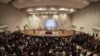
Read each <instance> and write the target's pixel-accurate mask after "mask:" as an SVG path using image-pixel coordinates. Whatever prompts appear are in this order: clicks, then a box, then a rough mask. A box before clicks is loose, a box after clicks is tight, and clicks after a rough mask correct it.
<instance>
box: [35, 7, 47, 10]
mask: <svg viewBox="0 0 100 56" xmlns="http://www.w3.org/2000/svg"><path fill="white" fill-rule="evenodd" d="M36 10H38V11H42V10H47V9H46V8H42V7H39V8H36Z"/></svg>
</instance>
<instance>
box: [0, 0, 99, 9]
mask: <svg viewBox="0 0 100 56" xmlns="http://www.w3.org/2000/svg"><path fill="white" fill-rule="evenodd" d="M91 1H98V0H0V2H2V3H8V4H11V5H12V6H13V7H15V8H18V9H24V8H32V7H67V8H75V9H82V8H84V7H86V6H88V5H89V4H90V3H91Z"/></svg>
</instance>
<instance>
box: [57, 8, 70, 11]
mask: <svg viewBox="0 0 100 56" xmlns="http://www.w3.org/2000/svg"><path fill="white" fill-rule="evenodd" d="M58 10H59V11H69V9H67V8H59V9H58Z"/></svg>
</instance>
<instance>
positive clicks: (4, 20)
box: [0, 3, 27, 31]
mask: <svg viewBox="0 0 100 56" xmlns="http://www.w3.org/2000/svg"><path fill="white" fill-rule="evenodd" d="M0 24H6V25H8V26H9V30H11V31H15V30H17V28H16V26H20V27H21V29H23V26H24V25H25V24H27V15H26V14H25V13H23V12H21V11H20V10H18V9H16V8H13V7H12V6H10V5H8V4H2V3H0Z"/></svg>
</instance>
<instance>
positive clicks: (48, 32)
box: [21, 30, 76, 36]
mask: <svg viewBox="0 0 100 56" xmlns="http://www.w3.org/2000/svg"><path fill="white" fill-rule="evenodd" d="M21 32H22V33H24V34H27V35H34V36H72V35H74V34H76V32H75V31H74V30H70V31H65V30H22V31H21Z"/></svg>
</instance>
